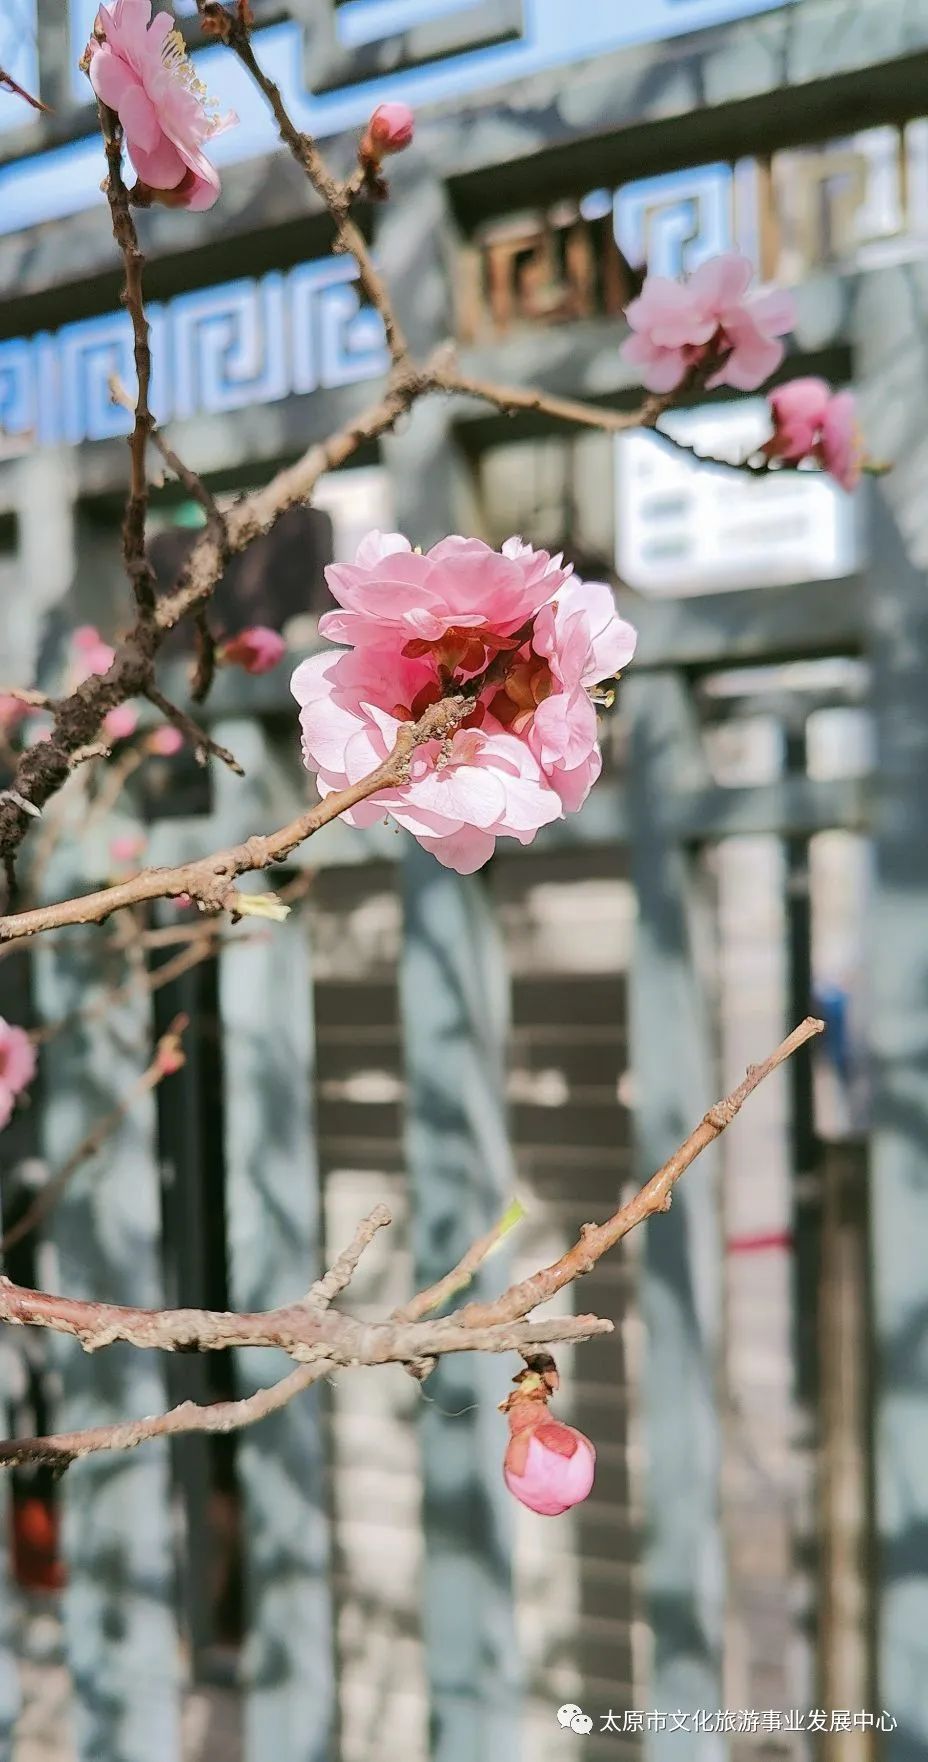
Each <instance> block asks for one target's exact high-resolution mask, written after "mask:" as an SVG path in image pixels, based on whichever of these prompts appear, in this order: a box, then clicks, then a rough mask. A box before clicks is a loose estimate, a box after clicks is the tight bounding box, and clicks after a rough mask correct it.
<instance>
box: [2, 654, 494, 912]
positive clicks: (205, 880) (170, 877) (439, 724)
mask: <svg viewBox="0 0 928 1762" xmlns="http://www.w3.org/2000/svg"><path fill="white" fill-rule="evenodd" d="M475 683H479V682H475V681H471V682H470V683H469V685H468V688H467V690H468V692H470V690H471V688H472V686H473V685H474V684H475ZM471 708H472V698H471V696H469V695H466V694H465V693H464V692H458V693H456V694H455V695H454V696H453V697H447V698H442V699H440V700H439V702H438V703H436V704H431V705H430V706H429V708H428V709H427V710H426V711H425V712H424V714H423V715H422V716H420V718H419V720H418V722H408V723H406V724H405V725H404V727H403V728H402V729H401V730H400V733H399V736H398V738H397V742H396V745H395V746H394V748H393V751H392V752H391V753H390V755H389V757H388V758H386V759H385V760H384V762H383V764H382V765H378V766H377V768H376V769H375V770H374V771H371V772H370V773H369V775H368V776H367V777H362V778H361V780H360V782H358V783H353V784H351V785H350V786H349V787H348V788H347V789H340V790H334V791H333V792H332V794H331V795H327V796H325V798H324V799H323V800H322V801H321V802H319V803H318V805H317V806H316V807H313V808H310V809H308V811H307V812H306V813H304V814H300V815H298V816H297V818H296V819H295V820H290V821H289V822H288V823H287V825H286V826H282V827H280V828H279V830H278V831H277V832H269V833H265V834H255V836H254V837H252V838H249V839H247V840H246V842H245V843H244V844H237V845H232V846H230V848H229V849H228V850H221V851H215V852H214V853H213V854H212V856H208V857H200V858H197V859H195V860H194V861H193V862H190V863H182V864H180V865H178V866H177V867H176V868H172V869H143V870H142V871H141V873H140V874H138V875H133V876H132V877H131V878H130V879H129V880H128V881H120V882H118V883H117V884H116V885H115V886H113V887H104V888H101V889H99V891H98V892H96V893H88V894H84V895H83V896H82V897H81V898H78V899H70V900H64V901H62V902H61V903H60V904H58V905H49V906H36V907H34V908H33V909H32V910H30V911H25V912H15V913H13V914H11V915H8V916H6V917H0V942H9V941H13V940H16V939H18V938H21V937H24V936H36V935H38V934H39V933H40V932H41V931H44V930H52V929H61V928H63V927H64V926H65V925H66V924H102V923H104V922H105V920H106V919H107V918H109V917H110V916H111V915H112V913H113V912H116V911H120V910H122V909H123V907H125V906H130V905H140V904H141V903H142V902H143V901H144V900H149V899H175V898H176V897H177V895H178V894H181V893H185V894H188V895H189V897H190V898H191V899H195V900H198V901H199V902H200V903H201V904H202V905H203V906H204V907H205V908H206V909H207V910H209V911H214V912H218V911H228V912H231V913H233V915H234V914H235V913H236V912H237V911H238V909H239V904H240V895H239V894H238V892H237V890H236V888H235V887H234V885H233V883H234V882H235V880H236V879H237V878H238V876H240V875H246V874H248V873H250V872H252V871H254V870H258V869H268V868H271V867H272V865H273V864H274V863H280V862H283V860H284V858H285V857H288V856H289V855H290V854H291V852H292V851H294V850H296V848H297V846H298V845H301V844H304V843H305V842H306V840H307V839H308V838H311V837H312V836H313V834H314V833H315V832H318V831H319V829H320V827H322V826H327V825H328V824H329V822H330V821H331V820H334V819H337V818H338V816H339V814H343V813H345V812H346V811H347V809H349V808H353V807H356V806H357V804H358V802H360V801H366V800H367V798H368V796H371V795H376V794H377V793H378V791H379V790H381V789H396V788H399V787H401V786H402V784H403V783H404V782H405V781H406V779H407V775H408V766H409V759H410V756H411V754H412V752H413V751H414V749H415V748H416V747H417V746H421V745H422V744H423V743H424V742H426V741H429V740H442V739H445V738H446V737H447V736H448V735H450V734H453V732H454V730H455V729H456V728H457V727H458V726H459V725H460V723H461V722H462V721H463V720H464V718H465V717H466V716H467V715H468V713H469V711H470V710H471Z"/></svg>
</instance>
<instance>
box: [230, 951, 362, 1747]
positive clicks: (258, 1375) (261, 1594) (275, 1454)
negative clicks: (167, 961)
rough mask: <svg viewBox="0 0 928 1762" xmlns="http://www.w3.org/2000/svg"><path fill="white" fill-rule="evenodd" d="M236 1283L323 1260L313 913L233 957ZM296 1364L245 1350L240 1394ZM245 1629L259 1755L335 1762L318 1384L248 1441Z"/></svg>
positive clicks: (290, 1288) (243, 1474)
mask: <svg viewBox="0 0 928 1762" xmlns="http://www.w3.org/2000/svg"><path fill="white" fill-rule="evenodd" d="M219 998H220V1015H221V1022H222V1047H223V1073H224V1091H225V1156H226V1217H227V1226H228V1250H229V1283H230V1295H231V1300H232V1303H233V1306H234V1307H235V1308H237V1309H267V1308H271V1307H273V1306H274V1305H275V1304H279V1303H283V1302H285V1301H292V1300H295V1299H296V1298H298V1297H300V1296H301V1295H302V1294H303V1293H304V1292H305V1291H306V1290H307V1289H308V1287H309V1285H310V1284H311V1283H312V1281H313V1279H314V1278H316V1276H317V1274H318V1272H319V1268H320V1263H321V1258H322V1255H321V1242H320V1236H321V1225H320V1207H319V1175H318V1162H317V1153H316V1141H315V1133H314V1125H313V1109H312V1085H313V1070H314V1047H313V1015H312V983H311V978H310V967H309V953H308V944H307V932H306V926H305V922H304V921H303V919H302V918H301V917H300V916H296V917H294V918H291V919H290V920H288V922H287V923H284V924H271V925H262V926H261V927H260V929H259V931H258V934H257V935H255V934H252V935H251V936H249V937H247V938H246V937H244V936H243V937H242V938H241V939H232V940H231V941H230V942H229V943H228V944H227V945H226V947H225V949H224V951H223V954H222V956H221V959H220V985H219ZM289 1368H292V1366H291V1365H290V1362H289V1361H288V1360H287V1359H285V1358H284V1356H283V1354H278V1353H270V1352H262V1351H248V1352H242V1353H240V1354H239V1372H240V1379H241V1385H242V1390H243V1392H245V1391H246V1389H247V1390H251V1389H253V1388H255V1387H257V1386H262V1385H266V1384H268V1383H270V1382H274V1381H276V1380H277V1378H278V1377H280V1376H282V1375H284V1374H285V1373H286V1371H287V1370H288V1369H289ZM237 1462H238V1475H239V1484H240V1486H241V1489H242V1493H243V1503H244V1513H243V1536H244V1550H245V1580H246V1605H247V1625H248V1636H247V1641H246V1646H245V1653H244V1660H243V1673H244V1681H245V1688H246V1694H247V1703H246V1711H245V1754H246V1758H247V1762H270V1759H272V1758H273V1762H331V1757H332V1753H333V1741H334V1740H333V1729H334V1706H335V1689H334V1672H333V1638H332V1615H331V1601H330V1590H329V1554H330V1550H329V1534H328V1500H327V1494H326V1452H325V1442H324V1434H323V1424H322V1416H321V1412H320V1404H319V1398H318V1391H316V1390H310V1391H308V1392H307V1393H306V1394H305V1395H303V1396H301V1397H299V1398H298V1399H297V1400H295V1401H292V1402H291V1403H290V1405H289V1406H288V1407H287V1408H285V1409H284V1411H283V1412H282V1413H279V1414H275V1415H273V1416H272V1417H271V1418H270V1419H268V1420H265V1421H264V1422H263V1423H262V1425H261V1427H260V1430H256V1431H254V1432H245V1433H243V1434H242V1437H241V1439H240V1442H239V1447H238V1458H237Z"/></svg>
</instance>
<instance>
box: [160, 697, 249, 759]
mask: <svg viewBox="0 0 928 1762" xmlns="http://www.w3.org/2000/svg"><path fill="white" fill-rule="evenodd" d="M145 696H146V697H147V699H148V701H149V703H150V704H154V706H155V709H156V710H160V711H161V714H162V716H164V717H165V718H166V719H167V721H168V722H173V724H174V727H175V728H177V729H179V730H180V732H181V734H183V736H184V738H185V739H186V740H189V742H190V744H191V746H192V747H193V751H194V757H195V758H196V759H197V760H198V762H199V763H200V764H201V765H205V763H206V761H207V759H208V758H210V757H212V758H215V759H221V760H222V762H223V764H224V765H228V767H229V770H230V771H234V772H235V775H236V777H244V775H245V772H244V769H243V767H242V766H241V765H240V764H239V762H238V759H237V758H236V757H235V754H234V753H230V751H229V749H228V747H227V746H220V744H219V742H218V740H214V739H213V737H212V735H211V734H207V732H206V729H205V728H201V727H200V724H199V722H195V721H194V719H193V717H192V716H188V714H187V711H186V710H182V709H180V707H179V706H178V705H177V704H173V703H172V702H171V700H170V698H169V697H165V695H164V692H163V691H159V690H158V687H157V686H156V685H150V686H149V687H148V690H147V691H146V693H145Z"/></svg>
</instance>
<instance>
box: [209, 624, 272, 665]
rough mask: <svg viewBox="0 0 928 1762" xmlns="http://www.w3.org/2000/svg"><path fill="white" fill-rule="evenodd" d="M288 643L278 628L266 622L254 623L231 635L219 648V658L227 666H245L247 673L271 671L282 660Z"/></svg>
mask: <svg viewBox="0 0 928 1762" xmlns="http://www.w3.org/2000/svg"><path fill="white" fill-rule="evenodd" d="M286 652H287V645H286V643H285V642H284V639H283V637H282V636H281V635H280V633H279V631H277V630H270V629H268V626H267V625H266V624H252V625H251V626H250V627H249V629H248V630H240V631H239V633H238V635H237V636H233V637H230V639H229V641H228V642H224V643H223V645H222V647H221V649H220V650H219V655H218V658H219V660H221V661H223V662H225V664H226V666H234V667H244V669H245V672H246V673H270V671H271V669H272V668H273V667H276V666H277V665H278V662H280V661H282V660H283V658H284V655H285V654H286Z"/></svg>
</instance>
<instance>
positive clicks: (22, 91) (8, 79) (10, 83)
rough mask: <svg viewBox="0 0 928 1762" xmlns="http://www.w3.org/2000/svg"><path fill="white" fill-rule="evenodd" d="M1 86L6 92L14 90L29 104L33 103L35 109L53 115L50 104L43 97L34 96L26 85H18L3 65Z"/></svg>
mask: <svg viewBox="0 0 928 1762" xmlns="http://www.w3.org/2000/svg"><path fill="white" fill-rule="evenodd" d="M0 87H2V89H3V90H4V91H5V92H12V93H13V94H14V95H15V96H16V97H17V98H23V99H25V102H26V103H27V104H31V105H32V108H33V110H43V111H44V112H45V115H46V116H51V114H52V112H51V110H50V108H49V106H48V105H47V104H43V103H42V100H41V98H34V97H33V95H32V93H31V92H27V91H26V88H25V86H20V85H18V84H17V82H16V80H14V79H13V78H12V76H11V75H10V74H8V73H7V71H6V69H5V68H3V67H0Z"/></svg>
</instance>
